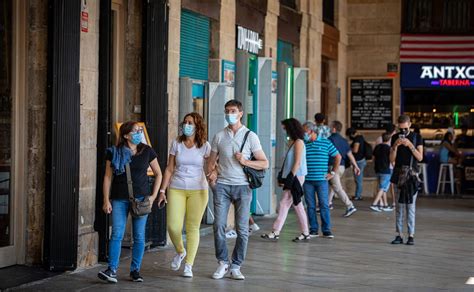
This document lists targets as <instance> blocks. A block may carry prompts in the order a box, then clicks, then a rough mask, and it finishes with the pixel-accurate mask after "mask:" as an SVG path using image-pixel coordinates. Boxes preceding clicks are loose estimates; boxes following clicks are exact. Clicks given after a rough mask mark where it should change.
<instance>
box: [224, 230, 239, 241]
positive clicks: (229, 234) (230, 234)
mask: <svg viewBox="0 0 474 292" xmlns="http://www.w3.org/2000/svg"><path fill="white" fill-rule="evenodd" d="M225 238H229V239H233V238H237V232H235V230H233V229H232V230H229V231H227V233H226V234H225Z"/></svg>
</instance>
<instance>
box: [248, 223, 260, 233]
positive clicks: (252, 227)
mask: <svg viewBox="0 0 474 292" xmlns="http://www.w3.org/2000/svg"><path fill="white" fill-rule="evenodd" d="M259 230H260V226H258V225H257V223H254V224H252V225H250V232H255V231H259Z"/></svg>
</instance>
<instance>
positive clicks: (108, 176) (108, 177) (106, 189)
mask: <svg viewBox="0 0 474 292" xmlns="http://www.w3.org/2000/svg"><path fill="white" fill-rule="evenodd" d="M111 185H112V167H111V166H110V161H109V160H107V161H106V163H105V175H104V182H103V185H102V193H103V194H104V200H103V205H102V210H104V212H105V213H106V214H110V213H111V212H112V204H111V203H110V186H111Z"/></svg>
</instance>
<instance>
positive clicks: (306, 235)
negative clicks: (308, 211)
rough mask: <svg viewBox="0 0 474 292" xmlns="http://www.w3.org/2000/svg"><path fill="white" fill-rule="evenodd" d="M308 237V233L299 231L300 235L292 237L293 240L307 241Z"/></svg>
mask: <svg viewBox="0 0 474 292" xmlns="http://www.w3.org/2000/svg"><path fill="white" fill-rule="evenodd" d="M310 238H311V236H310V235H309V234H304V233H301V235H300V236H298V237H296V238H295V239H293V242H302V241H308V240H309V239H310Z"/></svg>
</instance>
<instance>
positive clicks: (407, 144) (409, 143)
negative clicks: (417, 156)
mask: <svg viewBox="0 0 474 292" xmlns="http://www.w3.org/2000/svg"><path fill="white" fill-rule="evenodd" d="M401 143H402V145H403V146H406V147H408V148H412V147H414V146H413V143H411V141H410V140H408V139H406V138H405V139H402V142H401Z"/></svg>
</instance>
